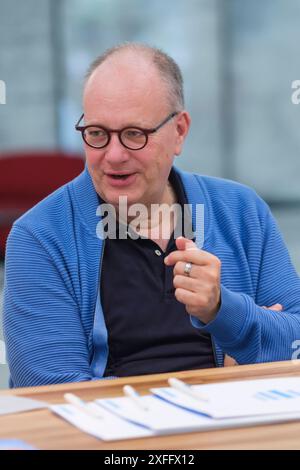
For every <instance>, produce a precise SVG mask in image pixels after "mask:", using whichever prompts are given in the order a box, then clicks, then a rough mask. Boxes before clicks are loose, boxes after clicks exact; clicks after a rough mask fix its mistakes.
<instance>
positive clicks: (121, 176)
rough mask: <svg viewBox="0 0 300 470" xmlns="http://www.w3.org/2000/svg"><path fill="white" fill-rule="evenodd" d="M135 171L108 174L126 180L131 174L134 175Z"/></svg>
mask: <svg viewBox="0 0 300 470" xmlns="http://www.w3.org/2000/svg"><path fill="white" fill-rule="evenodd" d="M133 174H134V173H127V174H124V175H122V174H113V175H112V174H108V176H110V177H111V178H113V179H116V180H126V179H127V178H129V176H131V175H133Z"/></svg>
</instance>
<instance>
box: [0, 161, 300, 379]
mask: <svg viewBox="0 0 300 470" xmlns="http://www.w3.org/2000/svg"><path fill="white" fill-rule="evenodd" d="M175 171H177V172H178V174H179V176H180V177H181V180H182V182H183V185H184V188H185V192H186V196H187V199H188V201H189V203H190V204H191V211H192V221H193V226H194V227H196V226H197V224H196V204H204V210H205V218H204V220H205V221H204V224H205V225H204V227H205V230H204V235H205V237H204V241H203V238H202V234H197V236H196V240H197V243H198V246H199V247H202V244H203V249H204V250H207V251H209V252H211V253H213V254H214V255H216V256H218V257H219V258H220V260H221V262H222V276H221V283H222V285H221V295H222V303H221V308H220V311H219V312H218V314H217V317H216V318H215V320H214V321H212V322H211V323H209V324H208V325H204V324H202V323H201V322H200V321H198V320H196V319H195V318H193V317H191V321H192V324H193V325H194V326H195V327H196V328H202V329H203V331H206V332H208V333H210V334H211V335H212V339H213V344H214V349H215V352H216V361H217V365H218V366H222V365H223V358H224V353H227V354H229V355H230V356H232V357H233V358H234V359H235V360H236V361H237V362H238V363H239V364H248V363H258V362H268V361H277V360H287V359H291V357H292V354H293V352H294V347H295V345H294V344H293V342H294V341H295V340H299V339H300V279H299V277H298V275H297V273H296V272H295V270H294V268H293V266H292V264H291V261H290V258H289V254H288V251H287V249H286V247H285V244H284V242H283V240H282V238H281V235H280V233H279V230H278V227H277V225H276V222H275V221H274V219H273V217H272V215H271V213H270V210H269V208H268V207H267V205H266V204H265V203H264V202H263V201H262V200H261V199H260V198H259V197H258V196H257V195H256V194H255V192H254V191H252V190H251V189H249V188H248V187H245V186H243V185H241V184H238V183H235V182H232V181H227V180H222V179H219V178H212V177H207V176H199V175H194V174H190V173H186V172H182V171H180V170H178V169H175ZM98 205H99V199H98V196H97V194H96V192H95V189H94V186H93V183H92V180H91V177H90V175H89V173H88V170H87V169H85V170H84V172H83V173H81V175H79V176H78V177H77V178H76V179H74V180H73V181H71V182H70V183H68V184H67V185H65V186H63V187H61V188H59V189H58V190H57V191H55V192H54V193H53V194H51V195H50V196H48V197H47V198H46V199H44V200H43V201H41V202H40V203H39V204H38V205H36V206H35V207H34V208H33V209H31V210H30V211H29V212H27V213H26V214H25V215H23V216H22V217H21V218H20V219H18V220H17V221H16V222H15V224H14V226H13V228H12V231H11V233H10V236H9V238H8V243H7V252H6V266H5V293H4V312H3V328H4V338H5V342H6V349H7V360H8V364H9V368H10V374H11V378H10V386H11V387H21V386H36V385H45V384H53V383H63V382H77V381H84V380H95V379H100V378H102V377H103V373H104V370H105V366H106V362H107V357H108V342H107V329H106V325H105V321H104V315H103V311H102V307H101V298H100V288H99V286H100V278H101V262H102V256H103V248H104V242H103V240H101V239H100V238H99V237H98V236H97V232H98V233H99V225H98V224H99V222H100V217H99V216H97V213H96V212H97V207H98ZM100 224H101V222H100ZM198 225H199V224H198ZM116 295H118V293H117V292H116ZM275 303H281V304H282V305H283V306H284V310H283V311H282V312H275V311H269V310H265V309H263V308H262V307H261V306H263V305H266V306H270V305H272V304H275ZM124 314H125V315H126V312H124ZM145 326H146V325H145Z"/></svg>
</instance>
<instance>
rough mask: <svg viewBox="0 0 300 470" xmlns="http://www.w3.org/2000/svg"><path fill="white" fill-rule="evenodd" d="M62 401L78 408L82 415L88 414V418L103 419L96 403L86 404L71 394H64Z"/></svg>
mask: <svg viewBox="0 0 300 470" xmlns="http://www.w3.org/2000/svg"><path fill="white" fill-rule="evenodd" d="M64 399H65V400H66V401H67V402H68V403H70V404H71V405H73V406H75V407H76V408H78V409H79V410H80V411H83V412H84V413H86V414H88V415H89V416H92V417H93V418H100V419H103V417H104V416H103V415H102V413H101V411H100V409H99V406H98V405H97V404H96V403H89V404H88V403H86V402H85V401H83V400H82V399H81V398H79V397H78V396H77V395H74V394H73V393H65V394H64Z"/></svg>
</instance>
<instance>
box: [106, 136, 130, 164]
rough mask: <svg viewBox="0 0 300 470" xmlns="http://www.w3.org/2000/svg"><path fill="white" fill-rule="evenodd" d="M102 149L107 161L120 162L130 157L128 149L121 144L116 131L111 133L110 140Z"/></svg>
mask: <svg viewBox="0 0 300 470" xmlns="http://www.w3.org/2000/svg"><path fill="white" fill-rule="evenodd" d="M104 150H105V158H106V160H107V161H108V162H109V163H122V162H126V161H127V160H129V158H130V154H129V152H130V151H129V150H128V149H127V148H126V147H124V145H122V144H121V142H120V140H119V136H118V134H117V133H112V134H111V139H110V142H109V144H108V145H107V146H106V147H105V148H104Z"/></svg>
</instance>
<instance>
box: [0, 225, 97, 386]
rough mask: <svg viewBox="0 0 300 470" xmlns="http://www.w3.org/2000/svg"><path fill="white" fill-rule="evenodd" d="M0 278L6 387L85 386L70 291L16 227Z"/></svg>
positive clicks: (82, 339)
mask: <svg viewBox="0 0 300 470" xmlns="http://www.w3.org/2000/svg"><path fill="white" fill-rule="evenodd" d="M61 268H62V269H63V266H61ZM5 272H6V275H5V295H4V313H3V329H4V337H5V341H6V348H7V358H8V363H9V367H10V372H11V386H15V387H22V386H31V385H46V384H52V383H63V382H77V381H84V380H91V379H92V374H91V371H90V366H89V362H88V348H87V338H86V336H85V334H84V330H83V326H82V323H81V318H80V312H79V308H78V305H77V303H76V301H75V299H74V298H73V295H72V291H71V289H70V286H69V285H66V282H65V280H64V279H63V277H62V275H61V272H60V270H59V269H58V266H57V265H56V264H55V263H54V262H53V259H52V258H51V257H50V256H49V254H48V253H47V249H46V247H45V246H43V244H42V242H41V240H38V239H36V238H35V237H34V236H33V235H32V234H31V233H30V232H28V231H27V230H26V229H24V228H23V227H22V226H18V225H15V226H14V227H13V229H12V231H11V233H10V236H9V238H8V242H7V252H6V267H5Z"/></svg>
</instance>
